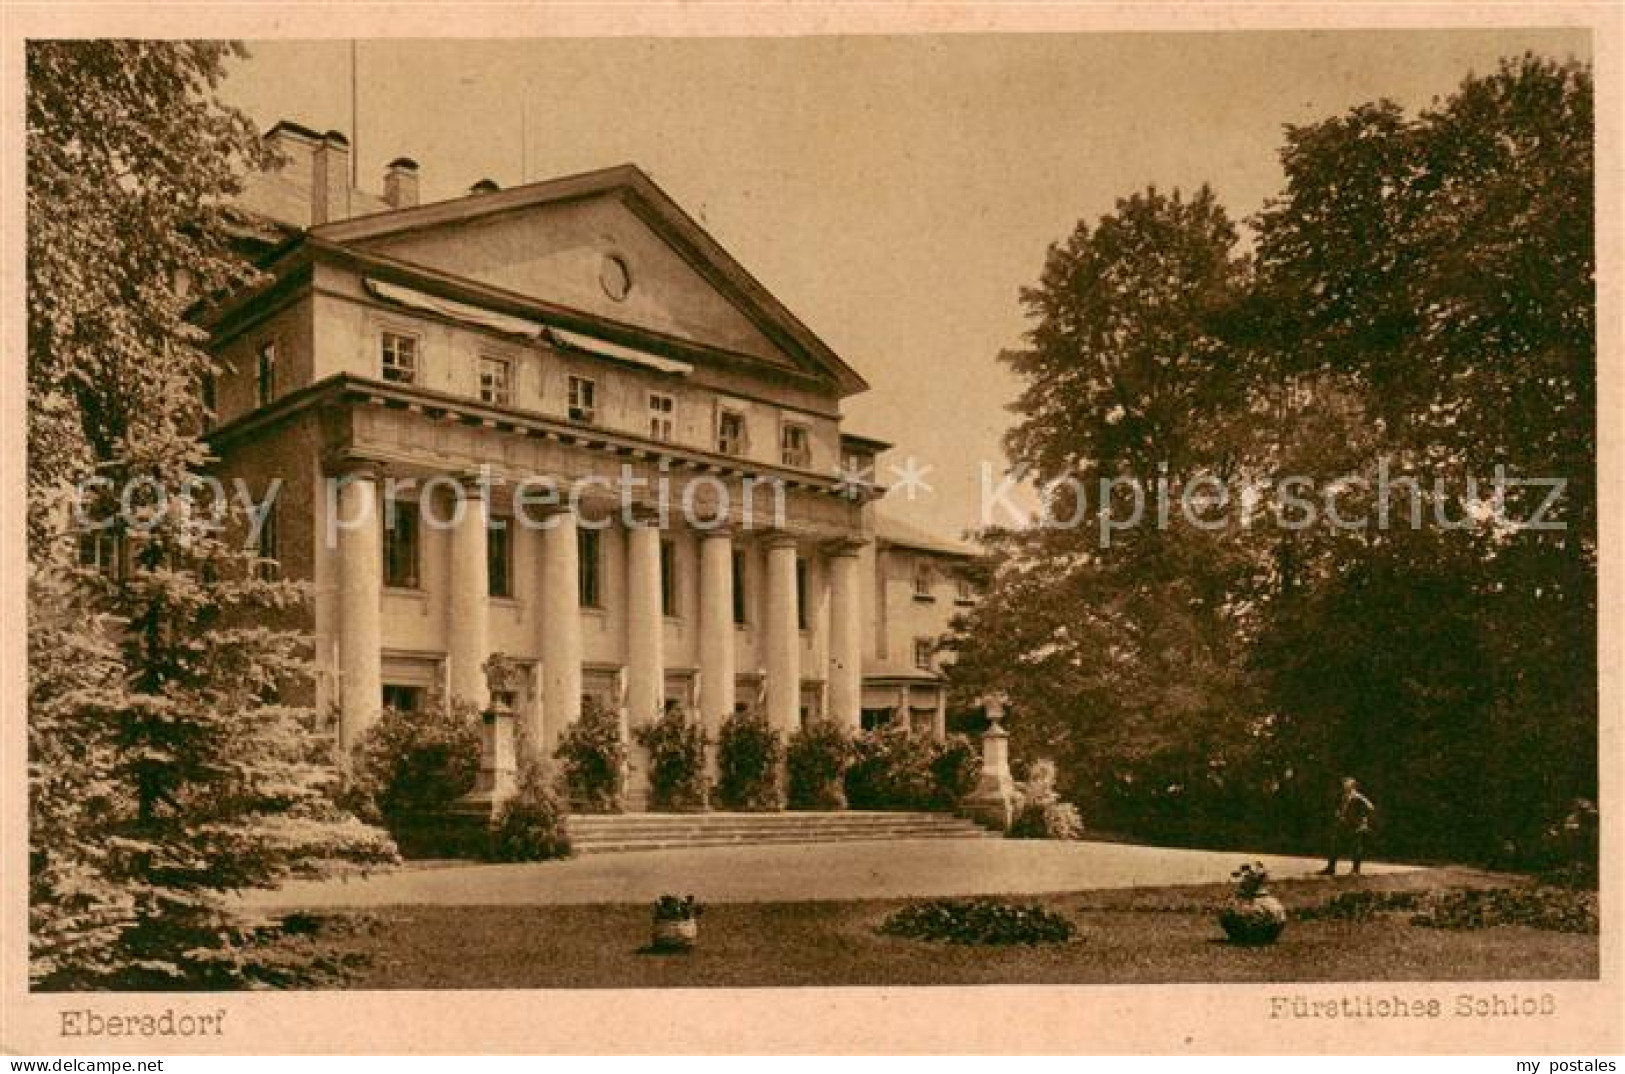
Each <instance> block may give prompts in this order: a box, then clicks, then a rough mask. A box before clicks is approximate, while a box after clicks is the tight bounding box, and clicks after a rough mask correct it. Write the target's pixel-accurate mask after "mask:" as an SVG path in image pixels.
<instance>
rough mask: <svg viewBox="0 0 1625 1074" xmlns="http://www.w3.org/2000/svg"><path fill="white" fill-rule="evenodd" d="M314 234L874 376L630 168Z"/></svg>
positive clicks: (678, 333) (791, 361) (730, 345)
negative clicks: (838, 351)
mask: <svg viewBox="0 0 1625 1074" xmlns="http://www.w3.org/2000/svg"><path fill="white" fill-rule="evenodd" d="M313 233H314V234H315V235H317V236H318V237H320V238H322V239H324V240H326V241H330V242H337V243H341V244H343V245H344V246H347V247H350V248H352V249H356V250H359V251H364V252H365V253H369V254H374V255H380V256H382V257H387V258H389V259H391V260H394V261H397V262H405V263H407V264H411V265H417V266H422V267H423V268H426V269H430V270H432V271H434V272H436V273H440V274H444V275H447V276H452V277H458V278H461V279H464V280H468V281H472V282H474V283H476V284H480V285H484V286H486V287H491V288H496V289H499V290H500V291H503V292H506V293H509V294H513V295H519V296H523V297H526V298H529V299H533V300H535V301H537V302H542V303H547V304H549V305H553V306H559V307H564V308H567V309H570V310H576V311H580V312H581V313H584V314H587V315H589V316H591V317H594V318H601V319H603V320H605V321H609V322H613V323H617V324H622V325H629V326H632V327H634V328H639V329H643V330H646V331H648V332H652V333H656V334H658V335H660V336H666V337H673V338H676V339H679V340H683V341H686V342H689V343H694V344H698V345H700V346H702V347H714V348H717V349H720V350H723V351H727V352H729V353H731V354H734V355H743V356H747V357H748V358H751V359H754V360H756V361H758V362H760V363H762V364H764V365H765V366H770V367H774V368H777V369H780V370H793V371H796V372H797V373H800V374H802V375H805V376H810V377H814V378H816V379H819V380H824V381H826V382H828V383H829V384H830V385H831V387H832V389H834V390H836V391H837V392H838V393H839V394H842V395H845V394H850V393H852V392H854V391H860V390H862V388H863V387H864V386H865V385H864V384H863V381H862V379H861V378H860V377H858V375H857V374H856V373H855V372H853V371H852V370H851V369H850V368H849V367H847V366H846V365H845V363H843V362H841V360H840V359H839V358H838V357H836V356H835V355H834V354H833V353H832V352H830V351H829V349H828V347H826V346H825V345H824V344H823V343H822V342H821V341H819V340H818V339H817V337H816V336H814V335H813V334H812V333H811V332H810V331H809V330H808V329H807V328H806V327H805V326H804V325H802V324H801V323H800V322H799V321H797V320H796V319H795V318H794V317H793V316H791V315H790V314H789V312H788V311H787V310H785V309H784V308H783V306H782V305H780V304H779V303H778V302H777V300H775V299H774V298H773V297H772V296H771V295H768V294H767V293H766V291H765V290H764V289H762V288H761V285H760V284H758V283H756V281H755V280H753V279H751V278H750V276H749V274H748V273H746V272H745V270H744V269H743V268H742V267H741V266H739V265H738V263H737V262H735V261H734V260H733V259H732V258H731V257H729V256H728V255H727V254H726V253H725V252H723V251H722V250H721V247H720V246H717V244H716V243H715V241H714V240H712V239H710V237H709V236H708V235H706V234H705V233H704V231H703V230H702V229H700V228H699V226H698V225H697V224H695V223H694V222H693V221H692V220H690V219H689V218H688V217H687V216H686V214H683V213H682V212H681V210H680V209H678V208H677V207H676V206H675V204H674V203H671V201H670V199H669V198H667V197H666V196H665V195H664V194H663V193H661V192H660V191H659V190H658V188H656V187H655V186H654V184H653V183H652V182H651V181H650V180H648V178H647V177H646V176H644V175H643V174H642V173H641V172H639V171H637V169H635V168H630V167H627V168H618V169H611V170H610V171H608V172H602V173H593V174H592V175H589V176H581V177H575V178H573V179H568V180H557V181H554V182H552V183H538V184H531V185H530V186H528V187H518V188H515V189H513V190H508V191H500V192H497V193H491V194H484V195H477V196H472V197H468V198H459V199H456V200H454V201H449V202H440V203H437V204H435V205H428V206H422V207H419V208H416V209H408V210H402V211H398V212H392V213H385V214H380V215H378V216H375V217H367V218H362V219H356V220H348V221H343V222H340V223H337V224H330V225H325V226H323V227H320V228H317V229H314V232H313Z"/></svg>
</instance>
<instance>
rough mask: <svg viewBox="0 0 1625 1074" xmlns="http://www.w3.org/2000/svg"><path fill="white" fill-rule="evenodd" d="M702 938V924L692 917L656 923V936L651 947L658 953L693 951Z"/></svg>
mask: <svg viewBox="0 0 1625 1074" xmlns="http://www.w3.org/2000/svg"><path fill="white" fill-rule="evenodd" d="M699 938H700V923H699V921H697V920H696V919H694V918H692V917H685V918H677V919H674V920H667V921H661V920H658V919H657V920H656V921H655V923H654V934H653V936H652V937H651V939H650V941H649V946H650V947H652V948H654V949H655V950H656V951H692V950H693V949H694V943H695V941H696V940H698V939H699Z"/></svg>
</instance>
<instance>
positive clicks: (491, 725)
mask: <svg viewBox="0 0 1625 1074" xmlns="http://www.w3.org/2000/svg"><path fill="white" fill-rule="evenodd" d="M480 670H481V671H482V672H483V676H482V679H483V681H482V682H481V684H480V689H481V691H482V692H483V693H485V695H486V696H487V697H492V698H501V697H504V696H506V695H507V694H508V693H509V692H510V691H511V690H513V688H514V685H515V683H516V682H517V679H518V676H519V674H520V672H519V670H518V668H516V667H515V666H514V664H513V662H512V661H510V660H509V659H508V658H507V657H506V656H503V655H502V654H501V653H492V654H491V657H490V659H488V660H486V661H485V663H484V664H482V665H481V667H480ZM516 739H517V728H516V727H515V725H514V714H513V710H512V709H510V708H508V707H507V705H505V704H503V703H501V702H500V701H493V702H492V703H491V704H490V705H489V707H487V708H486V710H485V711H484V713H482V714H481V718H480V773H479V775H478V776H476V777H475V778H474V789H473V790H471V791H469V792H468V793H467V794H465V795H464V796H463V797H462V798H461V799H460V802H461V803H462V805H464V806H469V807H476V808H478V809H482V810H487V811H489V813H490V815H491V819H492V820H493V821H494V820H495V819H496V814H497V810H499V809H501V808H502V803H503V802H506V801H507V800H508V799H509V798H512V797H513V796H514V792H515V791H516V790H518V782H519V780H518V774H519V756H518V752H519V751H518V748H517V743H516Z"/></svg>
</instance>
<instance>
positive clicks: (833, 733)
mask: <svg viewBox="0 0 1625 1074" xmlns="http://www.w3.org/2000/svg"><path fill="white" fill-rule="evenodd" d="M854 755H855V747H854V746H853V743H852V736H851V735H849V734H847V731H846V728H845V727H843V726H842V725H841V724H840V723H839V722H838V721H835V720H829V719H818V720H811V721H809V722H808V723H807V724H806V726H804V727H802V728H801V729H800V730H798V731H797V732H796V733H795V734H793V735H791V736H790V744H789V746H788V747H787V748H786V749H785V768H786V770H787V772H788V774H789V783H790V808H791V809H845V808H846V770H847V769H848V768H849V767H851V765H852V761H853V757H854Z"/></svg>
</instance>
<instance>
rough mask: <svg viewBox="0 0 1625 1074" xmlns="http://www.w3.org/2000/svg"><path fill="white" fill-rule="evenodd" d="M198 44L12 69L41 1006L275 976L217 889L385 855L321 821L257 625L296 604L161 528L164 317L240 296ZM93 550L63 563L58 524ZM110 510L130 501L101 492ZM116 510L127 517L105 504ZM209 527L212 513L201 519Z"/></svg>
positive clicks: (170, 397) (191, 537)
mask: <svg viewBox="0 0 1625 1074" xmlns="http://www.w3.org/2000/svg"><path fill="white" fill-rule="evenodd" d="M232 51H233V48H232V47H231V46H227V45H221V44H187V43H168V42H137V41H73V42H30V44H29V46H28V54H27V70H28V98H27V115H28V213H29V221H28V223H29V228H28V285H29V291H28V302H29V350H28V357H29V361H28V383H29V450H30V459H29V463H30V466H29V482H30V487H29V494H30V499H29V509H30V519H29V535H30V578H29V583H30V584H29V601H30V603H29V616H30V621H31V627H32V628H33V629H31V630H30V634H29V642H30V644H29V673H30V678H29V792H30V811H31V812H30V849H31V872H30V897H31V898H30V931H31V936H30V939H31V955H32V971H33V976H34V979H35V982H36V983H37V984H40V985H43V986H46V987H134V988H176V987H225V986H231V985H237V984H245V983H268V984H280V983H286V982H288V981H291V980H297V979H300V978H301V977H302V976H303V975H305V974H306V973H308V972H310V971H312V969H313V967H314V964H313V963H312V961H311V959H310V958H309V955H308V952H306V951H304V950H303V949H302V947H301V946H300V945H299V944H297V943H295V944H287V943H281V944H276V943H268V942H267V941H268V940H270V939H272V938H275V937H276V936H277V934H278V929H277V926H276V923H275V922H256V921H248V920H244V919H242V918H241V917H239V916H238V915H236V914H235V913H233V912H232V910H231V903H230V901H229V896H230V895H231V893H233V892H235V891H237V890H239V889H241V888H244V887H251V886H257V885H266V884H271V883H275V882H276V881H277V880H279V879H280V878H283V877H286V876H288V875H290V874H295V873H317V872H321V871H324V870H326V869H328V868H330V867H331V866H332V865H333V864H334V863H336V862H339V861H351V862H375V861H387V860H391V859H392V858H393V847H392V846H391V845H390V844H389V842H388V840H387V838H386V837H384V836H383V835H382V833H381V832H378V831H377V830H375V829H371V828H368V827H366V826H364V825H362V824H360V823H359V822H358V821H355V820H354V819H353V818H350V817H347V816H345V815H344V814H342V813H340V812H339V811H338V810H337V809H336V808H335V807H334V806H332V805H331V803H330V797H329V794H328V784H329V782H330V779H331V775H332V770H331V768H330V767H328V766H326V765H324V764H322V763H320V761H321V758H320V757H319V756H318V754H317V748H316V747H317V739H316V738H315V737H314V735H313V734H312V728H311V715H312V714H311V713H310V712H309V711H308V710H307V709H302V708H298V707H294V706H290V705H287V704H283V703H282V702H281V700H280V699H281V698H282V697H283V696H289V695H297V692H298V689H299V685H300V680H301V678H303V677H305V676H307V675H308V659H307V657H306V654H305V653H304V644H303V639H301V638H300V637H299V636H297V635H296V634H293V633H290V632H288V631H285V630H279V629H277V628H276V627H275V626H274V625H272V624H274V623H275V622H277V621H278V617H279V615H280V614H281V613H283V612H285V611H286V610H287V609H289V608H291V607H293V606H295V605H296V604H298V603H299V602H300V601H302V600H303V599H304V597H305V594H304V592H303V590H302V589H301V588H299V587H297V586H294V585H292V584H289V583H286V582H281V581H277V580H275V579H274V577H268V576H267V573H266V572H265V571H263V570H260V569H257V568H259V567H261V566H262V565H261V564H258V563H257V562H256V561H255V560H254V557H253V555H252V553H251V551H249V550H247V549H245V548H244V547H243V540H242V530H241V528H240V527H234V526H232V525H231V523H232V522H240V521H241V520H240V519H233V518H231V517H230V516H229V515H228V516H226V518H225V519H224V521H225V522H226V523H227V525H226V526H225V527H224V528H222V529H220V530H215V529H211V528H208V527H206V526H204V525H200V522H202V521H203V520H204V519H205V518H206V517H207V516H206V515H202V514H199V513H196V512H189V511H187V510H182V509H180V505H181V504H183V503H184V502H185V497H186V494H187V492H188V490H189V489H190V488H191V487H192V479H193V478H194V476H195V475H196V474H197V473H198V472H199V471H200V470H201V469H202V468H203V467H204V466H206V464H207V461H208V460H207V457H206V454H205V452H204V449H203V446H202V445H201V444H200V443H199V442H198V441H197V440H196V439H195V436H194V432H193V431H194V430H196V429H198V428H200V421H199V417H200V413H199V402H198V392H197V390H196V389H197V386H198V383H199V381H200V379H201V378H202V377H203V376H204V375H206V374H207V373H208V371H209V370H210V369H211V359H210V357H209V355H208V353H207V351H205V350H204V349H203V348H202V343H203V341H204V337H203V335H202V334H201V333H200V332H199V331H198V330H197V329H196V328H194V327H193V326H192V325H191V324H189V323H188V322H187V320H186V311H187V309H188V308H189V306H190V305H191V304H192V303H193V302H194V301H196V299H197V297H198V296H199V295H207V294H210V293H214V292H217V291H218V290H220V289H222V288H225V287H229V286H231V285H232V284H233V283H235V282H237V281H239V280H241V279H244V278H246V276H247V275H248V274H249V269H248V267H247V266H245V265H243V264H242V263H240V262H238V261H237V260H235V259H234V258H233V257H232V256H231V253H230V247H229V243H228V238H227V235H226V232H225V228H224V226H223V225H224V223H225V220H224V216H223V213H224V212H225V210H226V207H227V206H226V202H227V199H228V198H229V197H230V196H231V195H232V194H233V193H235V192H236V190H237V189H238V185H237V184H238V176H239V174H240V170H241V169H242V168H243V167H245V166H249V165H252V164H255V163H258V162H261V161H262V160H263V156H262V151H261V150H260V148H259V142H258V139H257V138H256V137H255V136H254V131H253V129H252V127H251V126H250V125H249V124H248V122H247V120H246V119H245V118H244V117H242V116H240V115H238V114H237V113H235V112H232V111H229V110H228V109H225V108H223V107H222V106H221V105H220V104H219V103H218V102H217V101H215V100H214V98H213V95H212V88H213V87H214V86H215V85H216V83H217V82H218V81H219V79H220V77H221V74H222V63H223V61H224V60H225V58H226V57H227V55H229V54H230V53H231V52H232ZM92 475H95V476H97V477H100V478H104V479H106V481H107V482H108V483H109V484H107V485H105V486H102V487H100V488H99V489H98V492H99V495H98V496H96V497H94V498H87V503H86V507H87V508H88V510H89V513H90V516H91V519H92V520H93V521H94V522H96V523H100V522H102V521H109V520H110V521H113V522H114V523H115V524H114V525H113V526H112V527H111V528H110V529H108V530H107V531H106V532H107V534H108V535H109V536H110V537H111V539H112V540H111V545H112V546H113V547H117V548H119V549H120V553H119V554H118V555H117V556H116V557H114V559H113V560H112V561H111V562H107V561H104V562H103V564H102V565H101V567H100V569H93V568H80V567H78V566H77V562H76V559H75V556H74V551H75V549H76V548H77V547H79V539H80V538H81V537H82V536H83V534H82V533H81V532H80V531H79V530H78V529H77V528H76V526H77V524H76V523H75V520H74V519H73V517H72V515H71V514H70V513H66V512H65V510H64V508H65V506H66V505H67V503H68V502H69V501H70V499H71V498H72V494H73V489H74V487H75V486H76V485H77V484H78V483H80V482H82V481H84V480H85V479H86V478H87V477H90V476H92ZM126 490H135V494H133V495H128V496H126V495H124V494H125V493H126ZM121 498H122V499H123V500H124V501H125V502H126V503H128V505H130V507H132V508H133V510H132V511H131V512H130V513H129V514H124V513H121V512H119V511H116V510H115V508H116V507H118V506H119V502H118V501H119V500H120V499H121ZM198 506H199V507H202V508H212V507H214V506H215V505H212V504H200V505H198Z"/></svg>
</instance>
